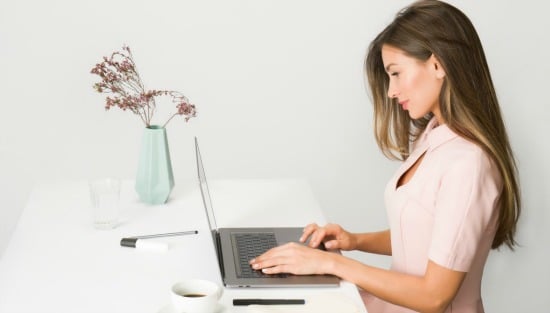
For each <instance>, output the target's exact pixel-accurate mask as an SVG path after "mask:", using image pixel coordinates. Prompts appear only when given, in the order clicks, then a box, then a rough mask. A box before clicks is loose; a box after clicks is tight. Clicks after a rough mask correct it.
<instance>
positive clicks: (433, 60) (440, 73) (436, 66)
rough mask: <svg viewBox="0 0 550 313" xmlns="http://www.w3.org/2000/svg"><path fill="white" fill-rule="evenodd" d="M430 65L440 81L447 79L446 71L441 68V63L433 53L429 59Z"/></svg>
mask: <svg viewBox="0 0 550 313" xmlns="http://www.w3.org/2000/svg"><path fill="white" fill-rule="evenodd" d="M428 63H429V64H430V67H431V68H432V69H433V70H434V73H435V77H436V78H438V79H443V78H445V75H446V73H445V70H444V69H443V66H441V63H440V62H439V60H438V59H437V57H436V56H435V55H434V54H433V53H432V55H431V56H430V58H429V59H428Z"/></svg>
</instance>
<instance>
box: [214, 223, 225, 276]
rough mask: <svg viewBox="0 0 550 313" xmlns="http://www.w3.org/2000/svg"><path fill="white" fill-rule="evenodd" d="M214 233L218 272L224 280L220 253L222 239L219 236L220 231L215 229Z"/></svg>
mask: <svg viewBox="0 0 550 313" xmlns="http://www.w3.org/2000/svg"><path fill="white" fill-rule="evenodd" d="M213 232H215V234H216V236H215V237H216V250H217V251H216V252H217V254H218V265H219V267H220V273H221V274H222V278H223V279H224V280H225V269H224V266H223V254H222V241H221V237H220V233H219V232H217V231H213Z"/></svg>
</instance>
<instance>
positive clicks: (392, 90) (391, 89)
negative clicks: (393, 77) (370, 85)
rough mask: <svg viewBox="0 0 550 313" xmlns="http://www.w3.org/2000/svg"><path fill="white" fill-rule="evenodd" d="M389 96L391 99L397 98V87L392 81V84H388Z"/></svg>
mask: <svg viewBox="0 0 550 313" xmlns="http://www.w3.org/2000/svg"><path fill="white" fill-rule="evenodd" d="M388 98H390V99H393V98H397V91H396V90H395V87H394V86H393V84H392V83H391V81H390V84H389V86H388Z"/></svg>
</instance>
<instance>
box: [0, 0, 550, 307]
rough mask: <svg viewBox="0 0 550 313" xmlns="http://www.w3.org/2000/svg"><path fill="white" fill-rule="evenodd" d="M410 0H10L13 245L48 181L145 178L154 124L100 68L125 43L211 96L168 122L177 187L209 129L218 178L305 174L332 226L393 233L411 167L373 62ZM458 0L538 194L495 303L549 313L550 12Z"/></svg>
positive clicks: (1, 84)
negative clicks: (390, 129)
mask: <svg viewBox="0 0 550 313" xmlns="http://www.w3.org/2000/svg"><path fill="white" fill-rule="evenodd" d="M408 2H409V1H404V0H399V1H363V0H353V1H319V0H302V1H291V0H278V1H276V0H272V1H268V0H248V1H247V0H230V1H223V0H207V1H204V0H203V1H200V0H174V1H170V0H157V1H145V0H118V1H112V0H97V1H72V0H50V1H40V0H20V1H8V0H2V1H1V2H0V94H1V95H2V98H1V99H0V108H1V110H0V117H1V122H0V197H1V199H2V205H1V209H0V253H1V251H3V250H4V248H5V246H6V245H7V242H8V241H9V238H10V235H11V233H12V231H13V229H14V227H15V225H16V222H17V219H18V217H19V215H20V213H21V211H22V209H23V207H24V205H25V202H26V199H27V197H28V196H29V194H30V192H31V189H32V186H33V185H34V184H35V183H36V182H37V181H49V180H57V179H86V178H89V177H93V176H104V175H110V176H120V177H128V178H132V177H133V176H134V172H135V168H136V164H137V160H136V158H137V154H138V147H139V141H140V138H141V131H142V128H143V126H142V125H141V124H140V120H139V119H138V117H137V116H132V115H131V114H130V113H129V112H121V111H116V110H113V111H109V112H105V111H104V110H103V105H104V102H103V97H102V96H101V95H99V94H97V93H95V92H94V91H93V90H92V84H93V82H95V77H93V76H92V75H91V74H89V71H90V69H91V68H92V67H93V65H95V63H97V62H98V61H99V60H100V58H101V57H102V56H103V55H106V54H107V53H109V52H111V51H112V50H114V49H119V48H120V47H121V46H122V45H123V44H128V45H130V47H131V48H132V49H133V51H134V55H135V58H136V62H137V64H138V67H139V70H140V72H141V75H142V77H143V79H144V80H145V82H146V84H147V85H148V86H149V87H150V88H162V89H175V90H180V91H182V92H183V93H185V94H186V95H187V96H188V97H190V98H191V100H192V101H193V102H194V103H196V105H197V108H198V112H199V113H198V117H197V118H196V119H194V120H192V121H191V122H190V123H189V124H185V123H184V122H183V120H181V119H180V120H174V121H172V122H171V124H170V125H169V127H168V132H169V140H170V148H171V152H172V159H173V163H174V164H173V165H174V170H175V175H176V183H177V181H183V180H191V179H194V171H193V167H194V156H193V145H192V137H193V136H195V135H197V136H199V138H200V140H201V148H202V150H203V154H204V155H205V156H204V157H205V162H206V164H207V166H208V169H209V175H210V176H211V177H212V178H216V177H231V178H235V177H293V176H301V177H307V178H308V179H309V180H310V182H311V185H312V187H313V188H314V192H315V194H316V196H317V198H318V200H319V202H320V204H321V206H322V207H323V209H324V210H325V211H326V213H327V216H328V218H329V219H330V220H331V221H334V222H337V223H341V224H343V225H345V226H346V227H347V228H348V229H350V230H352V231H363V230H369V229H370V230H374V229H380V228H382V227H385V226H386V219H385V218H386V215H385V212H384V207H383V202H382V190H383V188H384V185H385V183H386V180H387V179H388V178H389V176H390V175H391V174H392V172H393V170H394V169H395V168H396V166H397V163H395V162H390V161H388V160H386V159H385V158H384V157H383V156H382V155H381V153H380V152H379V150H378V148H377V146H376V144H375V142H374V140H373V135H372V109H371V104H370V102H369V98H368V96H367V94H366V92H365V88H364V85H363V72H362V64H363V57H364V54H365V51H366V47H367V45H368V43H369V42H370V40H371V39H372V38H373V37H374V36H375V35H376V34H377V33H378V32H379V31H380V30H382V28H383V27H384V26H385V25H386V24H387V23H388V22H389V21H391V19H392V18H393V15H394V14H395V13H396V12H397V11H398V10H399V9H400V8H402V7H403V6H405V5H406V4H407V3H408ZM452 3H454V4H456V5H457V6H459V7H460V8H462V9H463V11H465V12H466V13H467V14H468V15H469V16H470V17H471V19H472V21H473V22H474V24H475V25H476V27H477V29H478V31H479V34H480V37H481V38H482V41H483V43H484V45H485V49H486V54H487V57H488V60H489V63H490V66H491V70H492V74H493V78H494V81H495V84H496V88H497V92H498V95H499V97H500V101H501V105H502V109H503V114H504V118H505V120H506V123H507V126H508V131H509V134H510V136H511V141H512V145H513V147H514V149H515V152H516V156H517V159H518V161H519V168H520V171H521V182H522V189H523V195H524V212H523V216H522V219H521V223H520V225H519V234H518V239H519V241H520V242H521V243H522V247H520V248H518V249H517V251H516V252H515V253H511V252H509V251H508V250H506V249H503V250H502V251H501V252H493V253H492V255H491V256H490V260H489V263H488V266H487V268H486V275H485V279H484V286H483V293H484V299H485V304H486V309H487V311H488V312H548V310H549V309H548V308H549V307H550V300H549V297H548V293H549V291H550V287H549V285H548V282H549V281H550V270H549V267H548V264H549V263H550V257H549V256H548V242H550V241H549V240H548V239H549V238H550V236H549V233H550V232H549V230H548V229H549V228H550V216H549V214H550V213H549V212H548V209H549V206H550V205H549V204H550V196H549V195H548V194H549V189H550V188H549V177H550V169H549V165H548V160H549V159H550V145H549V143H548V140H547V138H546V137H547V135H548V133H550V127H549V126H548V123H547V118H546V116H547V115H548V113H550V109H549V104H550V101H549V100H548V99H550V97H549V96H548V95H547V93H548V83H549V82H550V81H549V79H548V75H549V73H550V67H549V63H548V50H549V49H550V40H549V39H548V36H547V35H543V33H545V32H546V30H548V29H549V28H550V22H549V21H548V20H549V19H548V18H547V16H546V12H547V11H548V6H549V5H548V4H547V3H546V2H545V1H542V0H540V1H537V0H528V1H498V0H486V1H466V0H462V1H458V0H457V1H452ZM168 106H169V105H168V104H167V103H164V104H163V103H160V107H161V108H160V109H159V113H158V115H159V116H162V115H163V114H164V116H166V115H168V114H169V112H170V110H169V109H168ZM160 120H161V119H159V120H158V122H160ZM60 218H63V217H60ZM351 255H352V256H353V257H356V258H358V259H360V260H363V261H366V262H371V263H374V264H378V265H381V266H386V265H387V264H388V260H387V259H386V258H381V257H373V256H365V255H360V254H356V253H353V254H351Z"/></svg>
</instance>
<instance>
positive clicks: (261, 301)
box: [233, 299, 306, 305]
mask: <svg viewBox="0 0 550 313" xmlns="http://www.w3.org/2000/svg"><path fill="white" fill-rule="evenodd" d="M252 304H259V305H287V304H306V300H304V299H233V305H252Z"/></svg>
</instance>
